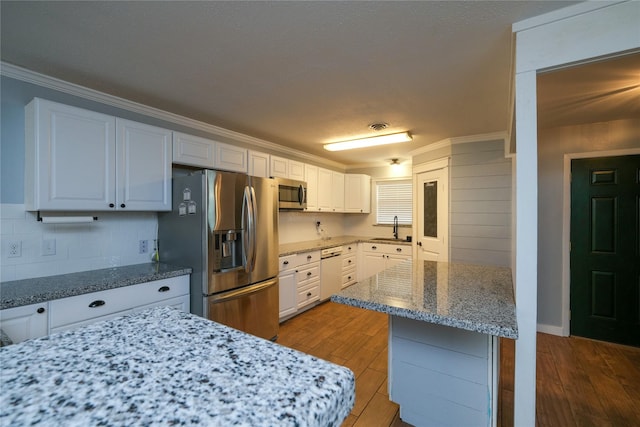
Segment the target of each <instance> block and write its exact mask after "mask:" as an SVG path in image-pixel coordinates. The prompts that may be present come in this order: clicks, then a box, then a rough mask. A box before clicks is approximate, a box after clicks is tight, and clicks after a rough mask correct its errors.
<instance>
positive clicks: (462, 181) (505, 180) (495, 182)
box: [449, 175, 511, 190]
mask: <svg viewBox="0 0 640 427" xmlns="http://www.w3.org/2000/svg"><path fill="white" fill-rule="evenodd" d="M449 188H451V189H452V190H463V189H471V188H511V175H492V176H466V177H459V178H451V182H450V185H449Z"/></svg>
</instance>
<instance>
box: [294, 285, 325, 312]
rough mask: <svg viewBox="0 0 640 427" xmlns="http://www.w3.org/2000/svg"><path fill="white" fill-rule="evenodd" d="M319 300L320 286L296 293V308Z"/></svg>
mask: <svg viewBox="0 0 640 427" xmlns="http://www.w3.org/2000/svg"><path fill="white" fill-rule="evenodd" d="M319 299H320V286H314V287H312V288H309V289H304V290H302V291H299V292H298V308H302V307H304V306H305V305H308V304H311V303H312V302H316V301H318V300H319Z"/></svg>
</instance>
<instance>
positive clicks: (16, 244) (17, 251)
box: [7, 240, 22, 258]
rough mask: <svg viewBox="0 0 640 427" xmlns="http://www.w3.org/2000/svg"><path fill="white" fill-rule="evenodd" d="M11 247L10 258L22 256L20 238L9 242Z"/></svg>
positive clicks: (8, 255)
mask: <svg viewBox="0 0 640 427" xmlns="http://www.w3.org/2000/svg"><path fill="white" fill-rule="evenodd" d="M7 246H8V247H9V252H8V254H7V257H8V258H18V257H21V256H22V242H21V241H19V240H16V241H13V242H9V244H8V245H7Z"/></svg>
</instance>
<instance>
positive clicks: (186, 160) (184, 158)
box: [173, 132, 216, 169]
mask: <svg viewBox="0 0 640 427" xmlns="http://www.w3.org/2000/svg"><path fill="white" fill-rule="evenodd" d="M215 154H216V142H215V141H213V140H211V139H206V138H200V137H199V136H193V135H187V134H186V133H181V132H173V163H177V164H181V165H189V166H197V167H202V168H206V169H212V168H213V167H214V163H215V162H214V158H215Z"/></svg>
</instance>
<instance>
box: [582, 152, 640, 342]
mask: <svg viewBox="0 0 640 427" xmlns="http://www.w3.org/2000/svg"><path fill="white" fill-rule="evenodd" d="M570 235H571V252H570V269H571V273H570V309H571V321H570V331H571V334H572V335H578V336H582V337H587V338H593V339H598V340H603V341H609V342H616V343H621V344H626V345H634V346H640V155H629V156H618V157H603V158H586V159H573V160H572V161H571V230H570Z"/></svg>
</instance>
